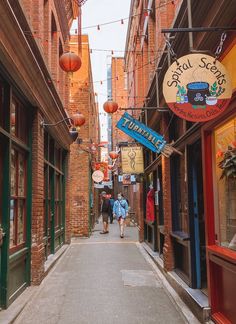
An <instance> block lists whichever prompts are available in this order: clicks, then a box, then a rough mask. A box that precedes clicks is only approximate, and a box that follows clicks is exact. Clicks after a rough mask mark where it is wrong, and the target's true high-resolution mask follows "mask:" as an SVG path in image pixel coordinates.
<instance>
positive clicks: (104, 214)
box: [100, 191, 110, 234]
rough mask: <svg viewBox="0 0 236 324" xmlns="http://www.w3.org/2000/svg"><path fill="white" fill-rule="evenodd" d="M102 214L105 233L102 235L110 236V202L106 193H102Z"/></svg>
mask: <svg viewBox="0 0 236 324" xmlns="http://www.w3.org/2000/svg"><path fill="white" fill-rule="evenodd" d="M101 213H102V222H103V231H102V232H100V234H108V233H109V231H108V215H109V213H110V202H109V199H108V197H107V193H106V192H105V191H103V192H102V199H101Z"/></svg>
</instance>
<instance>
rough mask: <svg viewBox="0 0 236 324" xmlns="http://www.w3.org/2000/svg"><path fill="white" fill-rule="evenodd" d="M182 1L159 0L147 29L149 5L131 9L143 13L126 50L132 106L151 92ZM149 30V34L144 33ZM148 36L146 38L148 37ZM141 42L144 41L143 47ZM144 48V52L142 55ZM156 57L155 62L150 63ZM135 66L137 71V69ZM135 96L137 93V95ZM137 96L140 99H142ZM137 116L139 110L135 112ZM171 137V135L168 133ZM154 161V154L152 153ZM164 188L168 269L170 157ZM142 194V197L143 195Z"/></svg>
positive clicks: (170, 262)
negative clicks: (168, 30) (165, 31)
mask: <svg viewBox="0 0 236 324" xmlns="http://www.w3.org/2000/svg"><path fill="white" fill-rule="evenodd" d="M180 2H181V1H175V3H174V4H173V3H172V2H166V1H165V0H155V1H154V4H153V10H154V11H153V12H152V13H150V14H149V17H148V28H147V30H146V31H145V30H144V23H145V20H147V18H145V17H144V15H142V14H141V12H142V10H143V9H144V8H146V7H147V3H146V2H145V1H144V0H141V1H140V5H139V8H138V9H135V7H134V6H133V8H131V10H132V11H131V14H141V15H139V16H136V17H134V18H133V19H132V21H131V25H130V29H129V30H128V35H129V38H128V49H129V50H132V51H129V52H127V53H126V56H125V67H126V70H127V71H132V73H128V95H129V96H130V98H129V100H128V105H129V106H132V105H134V106H136V107H142V105H143V104H144V103H145V100H147V101H148V99H147V97H148V94H149V88H150V85H151V83H152V81H153V78H154V75H155V66H156V64H157V62H158V57H159V55H160V53H159V51H160V50H163V48H164V46H165V40H164V37H163V34H161V29H162V28H167V27H170V26H171V25H172V23H173V19H174V17H175V13H176V10H177V8H178V6H179V3H180ZM144 33H146V36H144ZM144 37H145V38H144ZM141 44H143V46H142V48H141ZM140 51H141V54H140ZM153 60H155V64H150V62H152V61H153ZM134 69H135V71H133V70H134ZM133 96H136V97H135V98H133ZM137 98H140V99H139V100H138V99H137ZM135 116H136V118H138V117H139V113H135ZM166 118H167V117H166V115H165V117H163V118H162V119H161V128H162V131H164V130H165V129H166V127H167V125H168V120H166ZM167 139H168V134H167ZM152 160H153V155H152ZM162 181H163V183H162V187H163V188H164V192H163V209H164V222H165V223H164V228H165V242H164V251H163V257H164V267H165V269H166V270H167V271H169V270H172V269H173V268H174V256H173V244H172V240H171V236H170V231H171V230H172V211H171V184H170V160H169V159H166V158H162ZM142 190H143V189H142V185H139V193H133V196H134V197H133V201H134V204H135V206H140V208H138V209H137V216H138V222H139V226H140V240H141V241H142V240H143V234H144V233H143V223H144V215H143V203H144V202H142V199H143V196H142V195H143V194H142V192H143V191H142ZM139 195H140V196H139Z"/></svg>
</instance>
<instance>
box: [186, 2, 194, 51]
mask: <svg viewBox="0 0 236 324" xmlns="http://www.w3.org/2000/svg"><path fill="white" fill-rule="evenodd" d="M187 7H188V27H189V28H193V21H192V7H191V0H187ZM188 39H189V49H190V51H192V49H193V33H192V32H190V33H189V34H188Z"/></svg>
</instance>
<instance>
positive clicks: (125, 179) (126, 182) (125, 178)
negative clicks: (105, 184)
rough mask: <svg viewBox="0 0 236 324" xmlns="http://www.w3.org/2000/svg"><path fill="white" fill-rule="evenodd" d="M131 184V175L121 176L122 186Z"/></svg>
mask: <svg viewBox="0 0 236 324" xmlns="http://www.w3.org/2000/svg"><path fill="white" fill-rule="evenodd" d="M130 184H131V174H123V185H130Z"/></svg>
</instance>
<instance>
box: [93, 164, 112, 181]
mask: <svg viewBox="0 0 236 324" xmlns="http://www.w3.org/2000/svg"><path fill="white" fill-rule="evenodd" d="M95 170H99V171H101V172H102V173H103V174H104V179H108V178H109V177H108V162H96V163H95Z"/></svg>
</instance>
